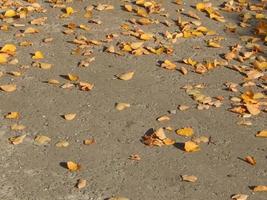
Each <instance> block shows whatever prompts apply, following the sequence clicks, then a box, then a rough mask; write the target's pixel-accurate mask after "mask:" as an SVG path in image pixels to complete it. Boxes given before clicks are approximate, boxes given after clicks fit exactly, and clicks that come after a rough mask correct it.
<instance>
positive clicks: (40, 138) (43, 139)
mask: <svg viewBox="0 0 267 200" xmlns="http://www.w3.org/2000/svg"><path fill="white" fill-rule="evenodd" d="M34 141H35V142H36V143H38V144H48V143H49V142H50V141H51V138H49V137H47V136H45V135H38V136H36V137H35V139H34Z"/></svg>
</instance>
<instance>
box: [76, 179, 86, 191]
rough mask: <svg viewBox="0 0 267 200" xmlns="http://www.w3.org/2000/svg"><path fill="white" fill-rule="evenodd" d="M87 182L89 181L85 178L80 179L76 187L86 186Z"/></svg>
mask: <svg viewBox="0 0 267 200" xmlns="http://www.w3.org/2000/svg"><path fill="white" fill-rule="evenodd" d="M86 183H87V181H86V180H85V179H79V180H78V182H77V185H76V187H77V188H78V189H82V188H84V187H85V186H86Z"/></svg>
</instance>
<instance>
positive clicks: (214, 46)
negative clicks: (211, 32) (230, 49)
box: [208, 41, 221, 48]
mask: <svg viewBox="0 0 267 200" xmlns="http://www.w3.org/2000/svg"><path fill="white" fill-rule="evenodd" d="M208 46H209V47H213V48H221V45H220V44H219V43H216V42H213V41H209V42H208Z"/></svg>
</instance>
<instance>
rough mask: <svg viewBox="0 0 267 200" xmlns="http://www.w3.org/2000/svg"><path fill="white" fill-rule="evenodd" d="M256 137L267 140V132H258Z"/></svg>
mask: <svg viewBox="0 0 267 200" xmlns="http://www.w3.org/2000/svg"><path fill="white" fill-rule="evenodd" d="M256 137H263V138H267V130H262V131H259V132H258V133H257V134H256Z"/></svg>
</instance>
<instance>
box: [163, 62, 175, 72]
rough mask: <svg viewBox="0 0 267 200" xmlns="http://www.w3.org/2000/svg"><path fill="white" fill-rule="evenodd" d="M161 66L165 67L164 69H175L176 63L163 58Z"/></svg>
mask: <svg viewBox="0 0 267 200" xmlns="http://www.w3.org/2000/svg"><path fill="white" fill-rule="evenodd" d="M161 67H163V68H165V69H169V70H174V69H176V64H174V63H172V62H171V61H169V60H165V61H164V62H163V63H162V64H161Z"/></svg>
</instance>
